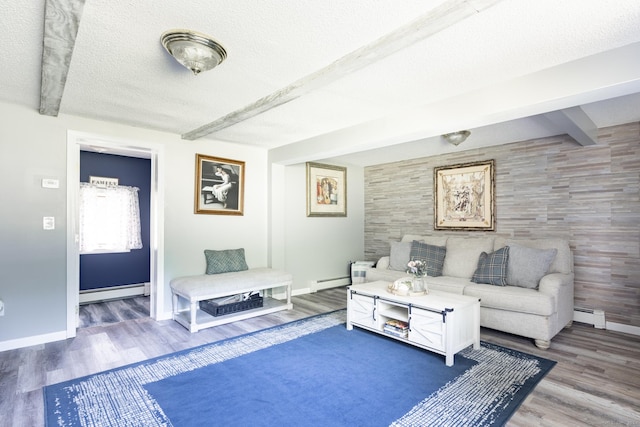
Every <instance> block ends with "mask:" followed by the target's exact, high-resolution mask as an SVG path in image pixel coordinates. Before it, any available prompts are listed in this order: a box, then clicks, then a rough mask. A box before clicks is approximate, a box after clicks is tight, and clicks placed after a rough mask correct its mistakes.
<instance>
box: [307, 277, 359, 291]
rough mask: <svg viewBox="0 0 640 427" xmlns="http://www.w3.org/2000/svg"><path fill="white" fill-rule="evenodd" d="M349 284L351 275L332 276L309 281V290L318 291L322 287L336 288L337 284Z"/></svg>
mask: <svg viewBox="0 0 640 427" xmlns="http://www.w3.org/2000/svg"><path fill="white" fill-rule="evenodd" d="M350 284H351V277H350V276H344V277H334V278H332V279H320V280H314V281H312V283H311V288H312V289H311V292H316V291H320V290H322V289H329V288H337V287H338V286H347V285H350Z"/></svg>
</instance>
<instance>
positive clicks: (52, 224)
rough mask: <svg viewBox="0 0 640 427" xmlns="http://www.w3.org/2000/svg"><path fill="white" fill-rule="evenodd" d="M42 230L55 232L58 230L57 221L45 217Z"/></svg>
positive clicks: (53, 218) (50, 217)
mask: <svg viewBox="0 0 640 427" xmlns="http://www.w3.org/2000/svg"><path fill="white" fill-rule="evenodd" d="M42 229H43V230H55V229H56V219H55V217H52V216H44V217H42Z"/></svg>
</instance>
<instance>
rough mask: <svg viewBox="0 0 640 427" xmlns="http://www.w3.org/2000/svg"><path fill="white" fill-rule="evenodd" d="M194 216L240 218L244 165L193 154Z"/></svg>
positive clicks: (242, 204)
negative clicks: (194, 165) (194, 179)
mask: <svg viewBox="0 0 640 427" xmlns="http://www.w3.org/2000/svg"><path fill="white" fill-rule="evenodd" d="M194 205H195V206H194V209H195V213H196V214H210V215H244V162H241V161H239V160H230V159H223V158H221V157H213V156H207V155H204V154H196V182H195V196H194Z"/></svg>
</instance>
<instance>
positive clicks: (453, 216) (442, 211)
mask: <svg viewBox="0 0 640 427" xmlns="http://www.w3.org/2000/svg"><path fill="white" fill-rule="evenodd" d="M433 175H434V189H435V194H434V198H435V203H434V229H436V230H480V231H492V230H495V222H496V219H495V196H494V193H495V160H485V161H480V162H474V163H464V164H457V165H451V166H440V167H436V168H434V170H433Z"/></svg>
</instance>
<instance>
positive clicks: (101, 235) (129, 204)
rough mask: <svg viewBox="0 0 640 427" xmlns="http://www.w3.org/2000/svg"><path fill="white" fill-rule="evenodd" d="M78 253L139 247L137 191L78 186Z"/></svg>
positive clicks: (118, 186) (125, 187)
mask: <svg viewBox="0 0 640 427" xmlns="http://www.w3.org/2000/svg"><path fill="white" fill-rule="evenodd" d="M79 207H80V233H79V234H80V253H81V254H90V253H105V252H128V251H130V250H131V249H141V248H142V237H141V230H140V206H139V202H138V188H137V187H127V186H123V185H117V186H109V187H99V186H96V185H93V184H87V183H80V193H79Z"/></svg>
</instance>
